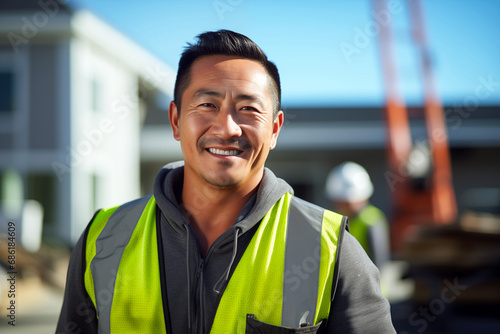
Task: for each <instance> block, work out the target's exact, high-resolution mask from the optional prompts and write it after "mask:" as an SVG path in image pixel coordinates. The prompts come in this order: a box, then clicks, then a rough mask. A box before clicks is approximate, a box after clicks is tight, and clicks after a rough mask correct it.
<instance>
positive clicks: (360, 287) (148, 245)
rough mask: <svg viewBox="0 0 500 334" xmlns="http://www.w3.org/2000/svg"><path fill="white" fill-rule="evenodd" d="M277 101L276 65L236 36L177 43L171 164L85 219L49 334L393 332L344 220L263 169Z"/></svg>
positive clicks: (369, 267)
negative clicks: (176, 149)
mask: <svg viewBox="0 0 500 334" xmlns="http://www.w3.org/2000/svg"><path fill="white" fill-rule="evenodd" d="M280 100H281V88H280V79H279V74H278V70H277V68H276V66H275V65H274V64H273V63H272V62H270V61H269V60H268V59H267V57H266V55H265V54H264V53H263V52H262V50H261V49H260V48H259V47H258V46H257V45H256V44H255V43H253V42H252V41H251V40H250V39H249V38H247V37H246V36H243V35H241V34H238V33H235V32H232V31H227V30H220V31H216V32H207V33H203V34H201V35H199V36H198V40H197V43H196V44H190V45H188V47H187V48H186V50H185V51H184V52H183V54H182V56H181V59H180V62H179V69H178V73H177V79H176V84H175V90H174V101H172V102H171V103H170V107H169V120H170V124H171V126H172V130H173V135H174V138H175V139H176V140H178V141H180V144H181V148H182V152H183V155H184V161H183V162H178V163H172V164H169V165H166V166H165V167H164V168H163V169H162V170H161V171H160V172H159V174H158V176H157V179H156V181H155V186H154V194H152V195H149V196H145V197H143V198H140V199H138V200H135V201H133V202H130V203H126V204H124V205H121V206H117V207H114V208H109V209H104V210H99V211H98V212H97V213H96V214H95V215H94V217H93V219H92V220H91V222H90V223H89V225H88V227H87V229H86V231H85V232H84V233H83V235H82V237H81V239H80V241H79V242H78V244H77V246H76V248H75V250H74V252H73V255H72V259H71V262H70V267H69V269H68V280H67V289H66V294H65V300H64V304H63V308H62V311H61V316H60V319H59V324H58V329H57V333H76V332H83V333H93V332H98V333H165V332H167V333H208V332H212V333H245V332H249V333H254V332H255V333H257V332H258V333H274V332H279V333H284V332H286V333H331V332H334V331H335V332H338V333H366V332H373V333H394V329H393V327H392V324H391V319H390V315H389V304H388V302H387V300H385V299H384V297H383V296H382V294H381V292H380V284H379V277H378V271H377V269H376V267H375V266H374V265H373V263H371V261H370V260H369V258H368V257H367V255H366V254H365V253H364V251H363V249H362V248H361V246H360V245H359V244H358V243H357V242H356V240H355V239H354V238H353V237H352V236H351V235H350V234H349V233H348V232H347V231H345V230H346V225H347V218H345V217H342V216H341V215H338V214H336V213H333V212H331V211H328V210H325V209H323V208H320V207H317V206H315V205H313V204H311V203H308V202H305V201H303V200H301V199H299V198H297V197H295V196H293V189H292V188H291V187H290V186H289V185H288V184H287V183H286V182H285V181H283V180H281V179H279V178H277V177H276V176H275V175H274V174H273V173H272V172H271V171H270V170H269V169H267V168H265V167H264V164H265V161H266V159H267V156H268V154H269V152H270V150H272V149H273V148H275V146H276V144H277V140H278V136H279V133H280V130H281V127H282V125H283V119H284V115H283V112H282V111H281V106H280Z"/></svg>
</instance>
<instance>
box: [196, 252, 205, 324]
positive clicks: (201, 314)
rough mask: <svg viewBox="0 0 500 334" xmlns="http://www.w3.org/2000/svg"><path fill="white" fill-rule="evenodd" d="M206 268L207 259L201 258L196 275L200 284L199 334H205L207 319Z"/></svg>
mask: <svg viewBox="0 0 500 334" xmlns="http://www.w3.org/2000/svg"><path fill="white" fill-rule="evenodd" d="M204 266H205V259H203V258H201V261H200V265H199V266H198V272H197V273H196V276H197V277H198V284H199V289H198V291H199V294H200V295H199V305H198V306H199V308H198V310H199V312H198V315H199V316H198V317H197V319H196V320H197V322H198V326H197V327H198V329H199V330H198V333H204V328H203V327H204V320H205V319H204V318H205V315H204V313H205V309H204V307H203V304H204V303H203V270H204Z"/></svg>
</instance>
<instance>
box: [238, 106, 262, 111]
mask: <svg viewBox="0 0 500 334" xmlns="http://www.w3.org/2000/svg"><path fill="white" fill-rule="evenodd" d="M241 110H250V111H258V110H257V109H256V108H254V107H248V106H247V107H243V108H241Z"/></svg>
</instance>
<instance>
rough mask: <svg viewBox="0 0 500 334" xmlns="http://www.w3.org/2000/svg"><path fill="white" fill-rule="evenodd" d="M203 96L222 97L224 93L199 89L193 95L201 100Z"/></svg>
mask: <svg viewBox="0 0 500 334" xmlns="http://www.w3.org/2000/svg"><path fill="white" fill-rule="evenodd" d="M202 96H214V97H222V93H220V92H217V91H215V90H210V89H199V90H197V91H196V92H195V93H194V94H193V97H194V98H200V97H202Z"/></svg>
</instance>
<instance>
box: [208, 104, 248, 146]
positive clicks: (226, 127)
mask: <svg viewBox="0 0 500 334" xmlns="http://www.w3.org/2000/svg"><path fill="white" fill-rule="evenodd" d="M212 131H213V133H214V134H215V135H217V136H219V137H221V138H225V139H226V138H233V137H239V136H241V134H242V131H241V127H240V124H239V121H238V115H237V113H236V110H235V109H234V108H231V107H225V108H222V109H221V110H220V111H219V113H218V114H217V116H216V117H215V120H214V123H213V124H212Z"/></svg>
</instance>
